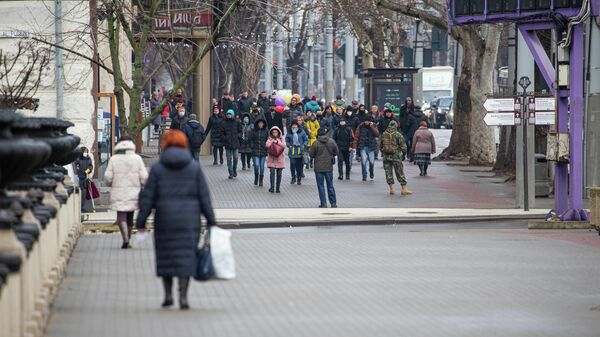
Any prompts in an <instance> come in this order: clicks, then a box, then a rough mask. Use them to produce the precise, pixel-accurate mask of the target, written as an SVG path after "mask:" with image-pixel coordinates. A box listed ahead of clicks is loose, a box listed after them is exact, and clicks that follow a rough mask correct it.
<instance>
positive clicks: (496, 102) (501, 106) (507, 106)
mask: <svg viewBox="0 0 600 337" xmlns="http://www.w3.org/2000/svg"><path fill="white" fill-rule="evenodd" d="M514 104H515V101H514V98H512V97H511V98H488V99H486V100H485V103H483V107H484V108H485V110H486V111H487V112H501V111H506V112H508V111H514V110H515V105H514Z"/></svg>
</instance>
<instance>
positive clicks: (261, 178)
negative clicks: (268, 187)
mask: <svg viewBox="0 0 600 337" xmlns="http://www.w3.org/2000/svg"><path fill="white" fill-rule="evenodd" d="M264 177H265V176H264V175H262V174H261V175H259V176H258V186H260V187H262V185H263V178H264Z"/></svg>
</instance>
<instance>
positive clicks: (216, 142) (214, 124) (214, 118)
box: [206, 114, 225, 147]
mask: <svg viewBox="0 0 600 337" xmlns="http://www.w3.org/2000/svg"><path fill="white" fill-rule="evenodd" d="M211 131H212V134H211V136H210V143H211V144H212V146H218V147H221V146H223V145H225V144H224V142H223V117H222V116H221V115H215V114H212V115H211V116H210V118H209V119H208V125H207V126H206V135H207V136H208V134H209V133H210V132H211Z"/></svg>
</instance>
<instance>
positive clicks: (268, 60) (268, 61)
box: [264, 2, 273, 94]
mask: <svg viewBox="0 0 600 337" xmlns="http://www.w3.org/2000/svg"><path fill="white" fill-rule="evenodd" d="M270 12H271V3H270V2H267V13H270ZM272 40H273V28H272V25H271V20H269V21H267V39H266V42H265V43H266V46H265V62H264V65H265V91H266V92H267V93H269V94H271V92H272V90H273V41H272Z"/></svg>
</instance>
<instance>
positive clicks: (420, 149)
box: [412, 127, 435, 154]
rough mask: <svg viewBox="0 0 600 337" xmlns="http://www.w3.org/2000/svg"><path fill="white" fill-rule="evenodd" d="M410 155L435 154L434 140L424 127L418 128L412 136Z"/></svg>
mask: <svg viewBox="0 0 600 337" xmlns="http://www.w3.org/2000/svg"><path fill="white" fill-rule="evenodd" d="M412 153H429V154H433V153H435V138H434V137H433V133H431V131H429V130H428V129H427V128H425V127H420V128H419V129H418V130H417V131H416V132H415V135H414V136H413V141H412Z"/></svg>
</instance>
